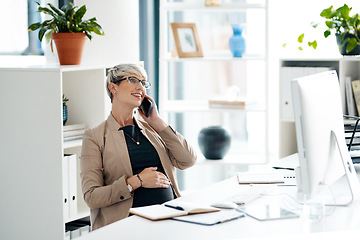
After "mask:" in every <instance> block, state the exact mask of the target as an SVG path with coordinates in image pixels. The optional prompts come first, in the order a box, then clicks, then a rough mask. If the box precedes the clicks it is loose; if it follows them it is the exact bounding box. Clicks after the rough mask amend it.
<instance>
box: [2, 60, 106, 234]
mask: <svg viewBox="0 0 360 240" xmlns="http://www.w3.org/2000/svg"><path fill="white" fill-rule="evenodd" d="M106 68H107V67H104V66H103V67H101V66H86V65H83V66H64V67H63V66H61V67H60V66H58V65H48V64H46V65H31V64H30V65H25V66H19V65H17V64H14V65H9V66H5V67H2V68H0V79H1V80H3V81H2V88H0V92H1V94H0V96H1V97H2V98H3V99H7V101H6V104H5V105H4V106H3V108H2V114H3V116H5V117H2V124H1V125H0V130H1V137H0V145H1V146H3V148H2V150H1V154H2V157H3V158H4V159H7V161H8V162H7V164H8V166H7V167H8V169H7V170H6V171H5V172H4V173H3V178H4V179H11V178H12V177H13V176H15V175H19V176H22V178H23V179H26V180H25V181H12V182H11V183H8V184H7V185H6V188H4V191H5V192H7V200H6V202H3V205H6V206H7V207H6V208H4V209H3V210H4V211H2V216H3V218H6V219H8V221H7V222H6V223H4V224H5V225H4V229H14V228H13V227H14V226H21V231H20V232H18V233H17V234H16V236H18V237H16V238H17V239H39V237H40V239H44V236H45V235H44V236H42V235H39V233H43V232H44V226H46V232H47V233H46V238H47V239H63V238H64V233H65V223H66V221H72V220H76V219H80V218H84V217H88V216H89V208H88V207H87V205H86V203H85V202H84V200H83V198H82V190H81V184H80V167H79V165H80V164H79V160H78V157H79V156H80V152H81V144H82V139H78V140H74V141H68V142H63V119H62V95H63V94H65V96H66V97H68V98H69V102H68V114H69V119H68V124H75V123H84V124H85V125H86V127H93V126H96V125H98V124H100V123H101V122H102V121H104V120H105V119H106V117H107V116H108V114H109V105H110V100H109V98H108V96H107V94H106V92H105V89H104V86H105V73H106ZM19 86H22V87H21V88H19ZM14 95H16V96H17V97H16V98H14ZM9 99H11V100H9ZM14 109H21V111H15V112H14ZM24 119H26V121H24ZM14 140H16V141H15V142H14ZM19 149H21V151H19ZM64 153H68V154H69V153H70V154H76V156H77V173H76V174H77V177H78V179H77V208H78V214H76V216H74V217H73V218H72V219H64V218H65V216H66V215H65V216H64V209H63V208H64V207H63V162H64V161H63V156H64ZM19 166H22V167H21V168H19ZM39 169H43V170H41V171H39ZM34 186H36V191H34V190H33V189H34ZM12 189H22V190H21V191H22V195H24V196H26V197H25V198H24V197H19V194H17V193H16V192H14V191H12ZM19 206H32V207H23V208H21V209H19ZM14 209H17V210H18V211H14ZM39 209H41V211H39ZM29 222H33V224H29ZM10 231H13V230H10ZM5 236H6V233H5ZM12 236H13V235H12Z"/></svg>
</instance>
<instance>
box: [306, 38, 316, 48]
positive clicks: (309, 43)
mask: <svg viewBox="0 0 360 240" xmlns="http://www.w3.org/2000/svg"><path fill="white" fill-rule="evenodd" d="M308 45H309V47H312V48H313V49H316V48H317V41H316V40H314V41H312V42H308Z"/></svg>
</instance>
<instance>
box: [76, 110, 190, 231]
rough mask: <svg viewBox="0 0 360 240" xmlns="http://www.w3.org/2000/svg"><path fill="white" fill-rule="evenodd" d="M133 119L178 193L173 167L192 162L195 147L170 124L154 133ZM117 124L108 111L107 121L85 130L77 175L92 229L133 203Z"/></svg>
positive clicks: (125, 153) (119, 216) (126, 157)
mask: <svg viewBox="0 0 360 240" xmlns="http://www.w3.org/2000/svg"><path fill="white" fill-rule="evenodd" d="M135 122H136V124H137V125H138V126H139V128H140V131H141V132H142V134H144V136H145V137H146V138H147V139H148V140H149V141H150V142H151V143H152V145H153V146H154V147H155V149H156V151H157V153H158V154H159V157H160V161H161V163H162V165H163V167H164V170H165V173H166V175H167V176H168V178H169V179H170V181H171V184H172V185H173V187H174V191H175V194H176V195H177V196H180V193H179V189H178V183H177V180H176V172H175V167H176V168H178V169H186V168H188V167H191V166H192V165H194V164H195V162H196V153H195V151H194V150H193V149H192V148H191V146H189V145H188V143H187V142H186V140H185V139H184V137H183V136H181V135H180V134H179V133H177V132H175V131H173V130H172V128H171V127H170V126H168V127H167V128H165V129H164V130H163V131H161V132H160V133H157V132H156V131H155V130H154V129H153V128H151V126H150V125H148V124H147V123H146V122H144V121H140V120H137V119H135ZM119 128H120V125H119V124H118V123H117V122H116V120H115V119H114V117H113V116H112V115H111V114H110V116H109V117H108V119H107V120H106V121H104V122H103V123H101V124H100V125H99V126H97V127H95V128H92V129H89V130H87V131H86V132H85V134H84V138H83V143H82V150H81V156H80V169H81V172H80V176H81V181H82V182H81V184H82V191H83V196H84V200H85V202H86V203H87V205H88V206H89V208H90V219H91V224H92V229H93V230H95V229H97V228H100V227H103V226H105V225H107V224H110V223H113V222H115V221H117V220H120V219H123V218H125V217H127V216H128V210H129V209H130V207H131V206H132V203H133V198H132V194H130V192H129V190H128V188H127V185H126V181H125V180H126V179H127V178H128V177H130V176H132V175H133V174H132V169H131V163H130V158H129V154H128V150H127V146H126V141H125V137H124V134H123V131H118V129H119Z"/></svg>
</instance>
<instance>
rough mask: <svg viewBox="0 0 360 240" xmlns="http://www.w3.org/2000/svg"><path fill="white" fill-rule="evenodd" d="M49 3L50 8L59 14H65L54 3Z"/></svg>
mask: <svg viewBox="0 0 360 240" xmlns="http://www.w3.org/2000/svg"><path fill="white" fill-rule="evenodd" d="M48 5H49V6H50V8H51V9H52V10H53V11H54V12H55V13H56V14H57V15H59V16H64V15H65V14H64V12H63V11H61V10H60V9H58V8H57V7H55V6H54V5H52V4H51V3H48Z"/></svg>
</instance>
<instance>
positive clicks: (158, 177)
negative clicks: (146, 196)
mask: <svg viewBox="0 0 360 240" xmlns="http://www.w3.org/2000/svg"><path fill="white" fill-rule="evenodd" d="M156 170H157V167H149V168H145V169H144V170H143V171H142V172H141V173H139V176H140V179H141V180H142V186H143V187H145V188H168V187H169V186H170V181H169V179H168V178H167V177H166V176H165V174H163V173H162V172H158V171H156ZM139 181H140V180H139Z"/></svg>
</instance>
